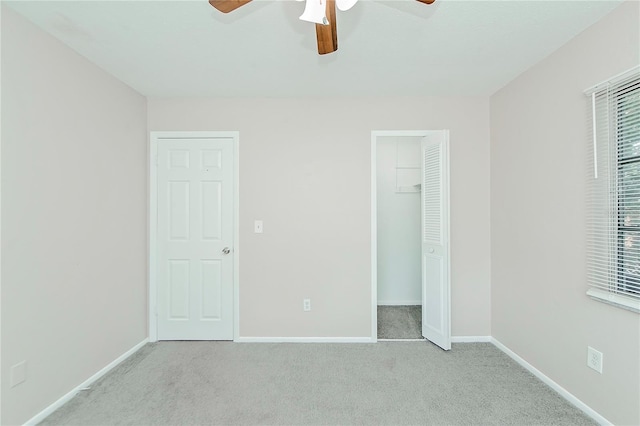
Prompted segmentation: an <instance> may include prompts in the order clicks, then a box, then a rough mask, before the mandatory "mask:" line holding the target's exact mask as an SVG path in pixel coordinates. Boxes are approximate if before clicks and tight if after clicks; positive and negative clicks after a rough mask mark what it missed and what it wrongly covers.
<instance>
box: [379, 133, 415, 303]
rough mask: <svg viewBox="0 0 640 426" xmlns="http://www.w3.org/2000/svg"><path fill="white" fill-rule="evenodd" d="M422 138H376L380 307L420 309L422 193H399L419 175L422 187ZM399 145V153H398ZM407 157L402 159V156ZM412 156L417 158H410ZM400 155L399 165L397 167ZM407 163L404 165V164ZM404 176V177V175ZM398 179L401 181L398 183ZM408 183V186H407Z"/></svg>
mask: <svg viewBox="0 0 640 426" xmlns="http://www.w3.org/2000/svg"><path fill="white" fill-rule="evenodd" d="M420 139H421V138H420V137H412V136H405V137H394V136H381V137H378V138H377V147H376V162H377V170H376V173H377V179H376V180H377V182H376V184H377V188H376V201H377V204H378V209H377V221H378V226H377V228H378V241H377V243H378V244H377V247H378V304H379V305H420V304H422V283H421V270H422V267H421V265H420V258H421V256H420V252H421V250H422V247H421V243H420V233H421V228H420V224H421V220H420V218H421V213H420V192H413V193H412V192H397V190H396V189H397V184H400V185H402V184H405V183H407V184H408V183H411V182H412V181H410V179H411V177H412V176H411V175H413V174H414V173H410V172H414V171H415V172H417V173H415V174H416V175H417V179H416V181H415V183H420V171H421V169H420V166H421V162H420ZM398 144H402V145H400V151H399V152H398ZM403 153H406V154H408V155H405V156H406V157H415V158H403V157H405V156H403V155H402V154H403ZM411 153H414V154H417V155H410V154H411ZM398 154H400V155H399V156H400V159H399V160H400V163H398ZM403 160H404V162H403ZM398 164H401V165H405V167H409V166H418V168H417V169H416V170H413V169H401V170H400V173H401V175H400V176H397V165H398ZM403 172H404V174H405V176H403V175H402V173H403ZM397 179H400V180H399V181H397ZM403 179H404V180H407V182H404V181H403Z"/></svg>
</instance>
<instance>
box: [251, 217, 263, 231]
mask: <svg viewBox="0 0 640 426" xmlns="http://www.w3.org/2000/svg"><path fill="white" fill-rule="evenodd" d="M253 232H255V233H256V234H262V221H261V220H256V221H255V222H254V223H253Z"/></svg>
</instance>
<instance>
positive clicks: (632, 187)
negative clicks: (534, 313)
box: [587, 68, 640, 312]
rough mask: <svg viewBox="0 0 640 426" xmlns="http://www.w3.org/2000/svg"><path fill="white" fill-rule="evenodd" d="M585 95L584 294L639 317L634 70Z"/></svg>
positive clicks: (639, 79)
mask: <svg viewBox="0 0 640 426" xmlns="http://www.w3.org/2000/svg"><path fill="white" fill-rule="evenodd" d="M588 94H589V95H590V101H591V108H590V110H591V113H592V125H591V130H592V144H591V149H590V152H591V154H592V155H591V156H590V162H589V170H590V173H589V178H588V181H589V192H588V206H587V207H588V212H587V213H588V215H587V234H588V235H587V261H588V275H587V278H588V284H589V286H590V289H589V291H588V292H587V294H589V295H590V296H591V297H593V298H596V299H599V300H604V301H606V302H609V303H612V304H615V305H619V306H621V307H624V308H627V309H631V310H634V311H637V312H640V69H638V68H635V69H633V70H631V71H629V72H627V73H625V74H622V75H620V76H618V77H616V78H614V79H612V80H611V81H609V82H606V83H604V84H601V85H598V86H596V87H595V88H593V89H591V90H589V91H588Z"/></svg>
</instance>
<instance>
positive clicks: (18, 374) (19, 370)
mask: <svg viewBox="0 0 640 426" xmlns="http://www.w3.org/2000/svg"><path fill="white" fill-rule="evenodd" d="M26 380H27V361H22V362H19V363H17V364H16V365H14V366H13V367H11V380H10V382H9V386H11V387H14V386H18V385H19V384H20V383H22V382H24V381H26Z"/></svg>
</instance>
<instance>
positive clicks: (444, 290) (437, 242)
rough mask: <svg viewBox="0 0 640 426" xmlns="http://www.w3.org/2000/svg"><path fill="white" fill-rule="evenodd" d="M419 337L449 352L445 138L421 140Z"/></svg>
mask: <svg viewBox="0 0 640 426" xmlns="http://www.w3.org/2000/svg"><path fill="white" fill-rule="evenodd" d="M422 162H423V163H422V182H421V184H422V335H423V336H424V337H425V338H426V339H428V340H429V341H431V342H433V343H435V344H436V345H438V346H440V347H441V348H442V349H445V350H449V349H451V313H450V299H451V285H450V268H449V135H448V132H447V131H441V132H434V133H433V134H431V135H429V136H426V137H425V138H424V139H423V140H422Z"/></svg>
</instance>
